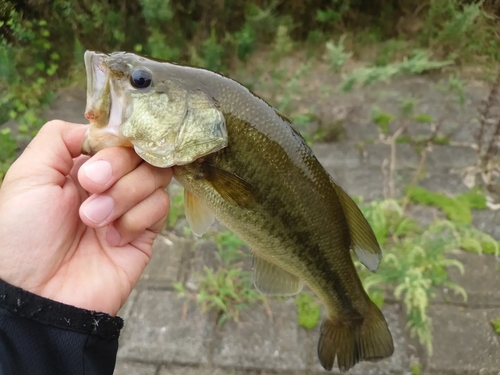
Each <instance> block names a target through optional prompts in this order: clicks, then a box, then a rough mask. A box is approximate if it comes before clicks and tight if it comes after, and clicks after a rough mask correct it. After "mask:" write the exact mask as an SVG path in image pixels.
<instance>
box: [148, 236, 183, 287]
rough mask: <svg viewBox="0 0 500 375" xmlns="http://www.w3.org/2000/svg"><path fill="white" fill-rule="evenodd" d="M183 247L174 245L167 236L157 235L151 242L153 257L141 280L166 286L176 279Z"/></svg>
mask: <svg viewBox="0 0 500 375" xmlns="http://www.w3.org/2000/svg"><path fill="white" fill-rule="evenodd" d="M182 252H183V247H182V246H179V245H178V244H176V245H174V244H173V243H172V241H170V240H169V239H168V238H167V237H165V236H162V235H158V236H157V237H156V239H155V242H154V243H153V257H152V258H151V261H150V262H149V264H148V265H147V267H146V269H145V270H144V273H143V274H142V276H141V280H145V281H148V284H155V285H159V286H168V285H171V284H172V283H173V282H176V281H177V280H178V273H179V267H180V265H181V258H182Z"/></svg>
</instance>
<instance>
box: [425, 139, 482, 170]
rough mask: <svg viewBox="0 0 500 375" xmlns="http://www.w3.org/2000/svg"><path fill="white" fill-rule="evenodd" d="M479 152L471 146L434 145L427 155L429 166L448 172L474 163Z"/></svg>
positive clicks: (432, 168)
mask: <svg viewBox="0 0 500 375" xmlns="http://www.w3.org/2000/svg"><path fill="white" fill-rule="evenodd" d="M476 160H477V152H476V151H474V150H473V149H472V148H471V147H458V146H453V147H450V146H441V145H434V146H433V147H432V151H431V152H429V153H428V155H427V160H426V163H427V168H428V169H431V170H435V171H440V172H443V173H447V172H449V171H450V170H452V169H455V170H459V169H462V168H465V167H470V166H471V165H474V164H475V162H476Z"/></svg>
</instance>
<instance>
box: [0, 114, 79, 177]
mask: <svg viewBox="0 0 500 375" xmlns="http://www.w3.org/2000/svg"><path fill="white" fill-rule="evenodd" d="M87 129H88V125H83V124H73V123H70V122H66V121H61V120H54V121H49V122H48V123H46V124H45V125H44V126H43V127H42V128H41V129H40V131H39V132H38V134H37V135H36V136H35V138H33V140H32V141H31V142H30V144H29V145H28V146H27V147H26V149H25V150H24V152H23V153H22V154H21V156H19V158H18V159H17V160H16V161H15V162H14V163H13V164H12V166H11V168H10V169H9V171H8V172H7V174H6V176H5V179H4V184H8V183H9V182H10V181H12V180H17V179H20V178H36V183H37V184H44V183H56V184H58V185H61V186H62V185H63V184H64V183H65V181H66V176H67V175H68V174H69V173H70V171H71V168H73V159H74V158H76V157H77V156H79V155H80V154H81V145H82V142H83V140H84V138H85V133H86V131H87Z"/></svg>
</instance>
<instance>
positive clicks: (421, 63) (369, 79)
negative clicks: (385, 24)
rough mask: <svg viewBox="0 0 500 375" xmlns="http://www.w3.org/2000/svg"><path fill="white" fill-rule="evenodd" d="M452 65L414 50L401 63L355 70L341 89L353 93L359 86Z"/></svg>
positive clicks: (345, 78) (422, 51)
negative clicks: (434, 59)
mask: <svg viewBox="0 0 500 375" xmlns="http://www.w3.org/2000/svg"><path fill="white" fill-rule="evenodd" d="M450 64H452V61H450V60H444V61H433V60H431V54H430V53H429V52H428V51H425V50H414V51H413V53H412V54H411V55H410V56H409V57H407V58H405V59H403V61H401V62H395V63H392V64H388V65H385V66H368V67H363V68H359V69H356V70H354V71H353V72H351V73H349V74H347V75H346V76H345V77H344V79H343V81H342V83H341V84H340V88H341V89H342V91H345V92H347V91H351V90H352V89H353V88H354V87H356V86H357V85H360V86H367V85H370V84H373V83H376V82H380V81H385V80H388V79H389V78H392V77H394V76H396V75H401V74H420V73H423V72H426V71H430V70H436V69H441V68H443V67H445V66H448V65H450Z"/></svg>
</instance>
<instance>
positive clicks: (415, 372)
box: [410, 363, 422, 375]
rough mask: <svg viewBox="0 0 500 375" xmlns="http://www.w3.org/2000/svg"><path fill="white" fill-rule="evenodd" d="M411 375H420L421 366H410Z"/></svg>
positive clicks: (418, 364)
mask: <svg viewBox="0 0 500 375" xmlns="http://www.w3.org/2000/svg"><path fill="white" fill-rule="evenodd" d="M410 370H411V375H420V374H421V373H422V365H421V364H420V363H417V364H414V365H411V368H410Z"/></svg>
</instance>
